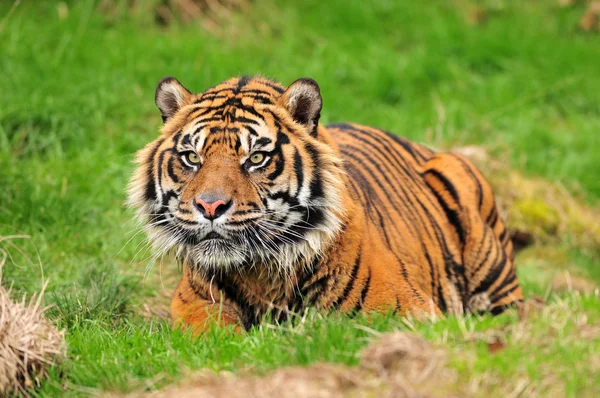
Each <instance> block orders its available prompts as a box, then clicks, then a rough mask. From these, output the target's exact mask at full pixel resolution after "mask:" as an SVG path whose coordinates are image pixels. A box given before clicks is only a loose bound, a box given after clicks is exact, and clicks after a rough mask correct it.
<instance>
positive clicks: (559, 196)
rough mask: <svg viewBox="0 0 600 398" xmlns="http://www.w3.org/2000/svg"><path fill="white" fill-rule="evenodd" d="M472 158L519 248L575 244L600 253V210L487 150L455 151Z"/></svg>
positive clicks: (469, 147) (554, 183) (472, 148)
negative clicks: (487, 180) (492, 156)
mask: <svg viewBox="0 0 600 398" xmlns="http://www.w3.org/2000/svg"><path fill="white" fill-rule="evenodd" d="M453 150H454V151H455V152H459V153H462V154H463V155H465V156H467V157H468V158H470V159H471V160H472V161H473V162H474V163H475V164H476V165H477V167H479V168H480V169H481V170H482V171H483V173H484V175H485V176H486V177H487V178H488V179H489V181H490V183H491V184H492V186H493V188H494V192H495V194H496V200H497V203H498V206H499V207H500V210H501V213H502V214H503V216H504V219H505V221H506V224H507V227H508V229H509V230H510V231H511V233H512V235H513V238H516V240H517V245H519V244H522V243H524V244H527V243H531V242H528V241H535V242H537V243H545V244H555V243H558V242H561V243H568V242H575V243H576V245H577V246H578V247H581V248H583V249H589V250H593V251H597V252H600V209H599V208H594V207H591V206H589V205H587V204H586V203H585V200H584V198H582V197H578V196H576V195H573V194H572V193H570V192H569V191H568V190H567V189H566V188H565V187H564V186H562V185H561V184H559V183H557V182H550V181H547V180H544V179H541V178H530V177H526V176H524V175H523V174H522V173H520V172H519V171H516V170H514V169H511V168H510V165H509V164H508V162H505V161H501V160H497V159H492V158H491V157H490V156H489V155H488V153H487V151H486V150H485V148H482V147H477V146H468V147H459V148H453Z"/></svg>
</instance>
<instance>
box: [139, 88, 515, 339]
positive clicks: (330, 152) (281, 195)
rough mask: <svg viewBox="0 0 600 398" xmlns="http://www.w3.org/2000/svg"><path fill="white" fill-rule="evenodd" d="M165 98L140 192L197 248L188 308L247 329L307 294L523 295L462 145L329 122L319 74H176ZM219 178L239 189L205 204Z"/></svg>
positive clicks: (384, 300)
mask: <svg viewBox="0 0 600 398" xmlns="http://www.w3.org/2000/svg"><path fill="white" fill-rule="evenodd" d="M157 104H158V106H159V108H160V109H161V112H162V113H163V119H164V120H165V123H164V126H163V129H162V134H161V135H160V137H158V138H157V139H156V140H155V141H154V142H152V143H150V144H149V145H148V146H146V148H144V149H143V150H141V151H140V152H139V153H138V156H137V162H138V164H139V167H138V169H137V170H136V172H135V174H134V177H133V178H132V181H131V184H130V190H129V197H130V203H131V205H132V206H134V207H136V208H137V209H138V215H139V217H140V218H141V219H142V220H143V222H144V223H145V225H146V230H147V232H148V235H149V237H150V239H151V241H152V242H153V243H154V245H155V246H156V247H157V248H158V250H159V252H160V253H162V252H166V251H169V250H171V249H172V250H174V251H175V253H176V254H177V257H178V258H179V260H180V261H181V262H182V264H183V269H184V272H183V277H182V280H181V282H180V283H179V286H178V287H177V290H176V292H175V295H174V298H173V301H172V306H171V309H172V314H173V317H174V319H175V320H181V321H183V322H184V323H185V324H187V325H189V326H192V327H193V328H195V329H197V330H203V329H204V328H206V327H207V326H208V325H210V324H212V323H220V324H229V323H234V324H236V325H238V326H239V327H243V328H245V329H249V328H250V327H252V326H253V325H255V324H257V323H258V322H259V321H260V320H261V319H262V318H263V317H264V316H265V315H266V314H271V315H274V316H275V317H276V318H278V319H285V318H286V317H287V316H288V315H289V313H290V312H297V311H300V310H302V309H303V308H305V307H306V306H309V305H310V306H315V307H318V308H322V309H326V310H329V309H336V310H341V311H344V312H347V313H353V312H357V311H361V310H365V311H388V310H392V311H396V312H397V313H399V314H406V313H408V312H411V313H423V312H424V313H434V314H437V313H441V312H448V313H454V314H460V313H463V312H465V311H476V312H479V311H491V312H492V313H494V314H497V313H500V312H502V311H503V309H505V308H506V307H507V306H510V305H512V304H514V303H517V302H520V301H521V300H522V292H521V289H520V287H519V284H518V281H517V277H516V273H515V265H514V255H513V249H512V244H511V242H510V240H509V237H508V234H507V232H506V228H505V226H504V223H503V222H502V220H501V218H500V216H499V214H498V210H497V208H496V205H495V201H494V195H493V192H492V190H491V188H490V186H489V184H488V183H487V181H486V180H485V179H484V178H483V176H482V175H481V174H480V172H479V171H478V170H477V169H476V168H475V167H474V166H473V165H472V164H471V163H470V162H469V160H467V159H465V158H464V157H462V156H460V155H455V154H451V153H435V152H434V151H432V150H430V149H428V148H426V147H423V146H421V145H418V144H416V143H413V142H410V141H408V140H405V139H402V138H399V137H397V136H395V135H393V134H390V133H386V132H384V131H381V130H378V129H374V128H371V127H365V126H359V125H355V124H333V125H329V126H327V127H324V126H322V125H320V124H319V123H318V117H319V112H320V109H321V97H320V95H319V93H318V86H317V85H316V83H314V82H313V81H311V80H309V79H301V80H300V81H297V82H295V83H293V84H292V85H291V86H290V87H289V88H288V89H287V90H286V88H285V87H283V86H282V85H280V84H279V83H277V82H274V81H271V80H268V79H265V78H262V77H253V78H249V77H241V78H235V79H231V80H228V81H226V82H224V83H222V84H220V85H218V86H216V87H214V88H211V89H209V90H207V91H205V92H204V93H202V94H198V95H194V94H192V93H190V92H189V91H187V89H185V88H183V86H181V85H180V84H179V83H178V82H177V81H176V80H174V79H170V80H169V79H167V80H163V82H161V84H160V85H159V89H158V90H157ZM189 151H194V153H196V154H197V155H198V156H199V157H200V158H201V163H199V164H189V162H188V161H186V158H185V156H186V155H185V153H188V152H189ZM254 153H261V154H264V159H266V160H265V161H264V162H263V164H260V165H254V164H252V163H249V159H250V156H251V155H252V154H254ZM182 154H184V155H182ZM259 158H261V159H262V157H259ZM206 192H217V193H218V194H219V195H222V196H223V197H226V198H230V199H231V203H232V205H231V207H230V208H228V209H227V211H226V213H224V215H222V216H220V217H218V218H216V219H215V220H214V221H209V220H207V219H205V218H203V216H202V215H201V214H199V213H198V210H197V209H196V207H195V206H194V201H195V200H197V198H198V195H201V194H203V193H206Z"/></svg>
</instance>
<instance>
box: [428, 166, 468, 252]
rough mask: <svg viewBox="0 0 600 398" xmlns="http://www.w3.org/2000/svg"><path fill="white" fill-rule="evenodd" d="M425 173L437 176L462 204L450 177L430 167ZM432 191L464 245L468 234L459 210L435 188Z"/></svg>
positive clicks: (456, 200) (451, 194)
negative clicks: (452, 207)
mask: <svg viewBox="0 0 600 398" xmlns="http://www.w3.org/2000/svg"><path fill="white" fill-rule="evenodd" d="M425 174H426V175H427V174H431V175H433V176H434V177H435V178H437V179H438V180H439V181H440V182H441V183H442V185H444V189H445V190H446V191H447V192H448V193H449V194H450V196H452V198H453V199H454V200H455V202H456V203H457V204H458V205H459V206H460V201H459V198H458V192H456V189H455V188H454V185H452V183H451V182H450V181H448V179H447V178H446V177H445V176H444V175H443V174H442V173H440V172H439V171H437V170H434V169H429V170H427V171H425ZM431 192H433V194H434V195H435V197H436V198H437V200H438V202H439V203H440V205H441V206H442V209H443V210H444V212H445V213H446V216H447V217H448V221H450V223H451V224H452V226H454V229H456V232H457V234H458V239H459V240H460V243H461V245H462V246H463V247H464V245H465V239H466V236H465V235H466V234H465V231H464V229H463V226H462V223H461V222H460V218H459V215H458V212H457V211H456V210H453V209H451V208H450V207H449V206H448V204H447V203H446V201H445V200H444V198H442V196H441V195H440V194H439V193H438V192H437V191H436V190H435V189H431Z"/></svg>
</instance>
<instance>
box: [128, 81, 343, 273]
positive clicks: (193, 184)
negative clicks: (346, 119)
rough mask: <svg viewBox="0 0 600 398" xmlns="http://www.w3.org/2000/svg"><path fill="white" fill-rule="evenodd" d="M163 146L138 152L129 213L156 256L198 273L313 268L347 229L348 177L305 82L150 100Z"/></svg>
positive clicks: (161, 92)
mask: <svg viewBox="0 0 600 398" xmlns="http://www.w3.org/2000/svg"><path fill="white" fill-rule="evenodd" d="M155 102H156V105H157V107H158V108H159V110H160V112H161V114H162V119H163V127H162V130H161V135H160V136H159V137H158V138H157V139H156V140H155V141H153V142H151V143H150V144H148V145H147V146H146V147H145V148H144V149H142V150H141V151H139V152H138V154H137V157H136V162H137V163H138V168H137V170H136V171H135V173H134V175H133V178H132V179H131V182H130V185H129V203H130V205H131V206H133V207H135V208H136V209H137V211H138V216H139V218H140V219H141V220H142V222H143V223H144V225H145V229H146V231H147V233H148V236H149V238H150V240H151V242H152V243H153V244H154V246H155V247H156V248H157V249H158V253H164V252H166V251H169V250H171V249H174V251H175V252H176V254H177V255H178V256H179V257H180V258H183V259H184V260H185V262H186V264H188V265H189V266H190V267H192V268H193V269H195V270H197V271H203V270H204V271H207V270H212V271H215V270H228V269H231V268H234V269H238V270H242V269H244V268H249V269H251V268H253V267H269V268H275V270H278V271H280V272H285V273H286V274H289V273H290V272H293V271H294V269H295V268H294V267H297V266H299V265H302V264H304V265H306V264H309V263H310V262H311V261H312V260H313V259H315V258H317V257H318V256H319V255H320V253H322V251H323V250H324V248H325V247H326V245H327V244H328V243H329V242H331V241H332V239H334V238H335V236H336V234H337V233H338V232H339V231H340V229H341V226H342V223H343V222H342V219H343V217H344V207H343V199H342V191H343V178H344V174H343V171H342V170H343V167H342V162H341V159H340V158H339V156H338V155H337V152H336V151H335V150H334V149H333V148H332V147H331V146H330V145H329V144H328V143H327V142H326V141H327V138H326V137H325V135H326V134H327V133H326V132H325V131H324V129H323V128H320V127H319V116H320V111H321V105H322V100H321V95H320V92H319V87H318V85H317V84H316V83H315V82H314V81H313V80H312V79H299V80H297V81H295V82H294V83H293V84H292V85H291V86H290V87H289V88H288V89H287V90H286V89H285V87H283V86H282V85H280V84H279V83H276V82H273V81H271V80H268V79H265V78H262V77H253V78H249V77H241V78H234V79H231V80H228V81H226V82H224V83H222V84H219V85H217V86H216V87H214V88H211V89H209V90H207V91H205V92H204V93H201V94H193V93H192V92H190V91H189V90H187V89H186V88H185V87H183V86H182V85H181V84H180V83H179V82H178V81H177V80H176V79H174V78H171V77H167V78H164V79H163V80H161V81H160V83H159V85H158V87H157V89H156V97H155Z"/></svg>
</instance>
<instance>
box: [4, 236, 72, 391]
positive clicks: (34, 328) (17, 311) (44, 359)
mask: <svg viewBox="0 0 600 398" xmlns="http://www.w3.org/2000/svg"><path fill="white" fill-rule="evenodd" d="M2 239H3V238H2V237H1V236H0V241H1V240H2ZM0 251H1V248H0ZM2 254H4V253H3V252H2V253H0V282H2V273H1V272H2V267H3V265H4V261H5V259H6V256H2ZM10 296H11V290H10V289H6V288H4V287H3V286H1V285H0V396H7V395H9V394H17V395H24V396H28V395H29V394H28V393H27V390H28V389H30V388H33V387H36V386H39V385H40V383H41V381H42V380H43V379H44V378H45V377H46V374H47V370H48V368H49V367H50V366H52V365H54V364H56V363H58V362H60V361H62V360H63V359H64V357H65V356H66V344H65V339H64V331H61V330H58V329H57V328H56V327H55V326H54V325H53V324H52V323H51V322H50V321H48V319H46V318H45V316H44V312H45V311H46V308H44V307H42V305H41V303H42V297H43V290H42V292H40V293H39V294H36V295H33V296H31V297H30V298H29V300H27V298H26V297H25V295H23V297H21V300H20V301H13V300H11V297H10Z"/></svg>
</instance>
